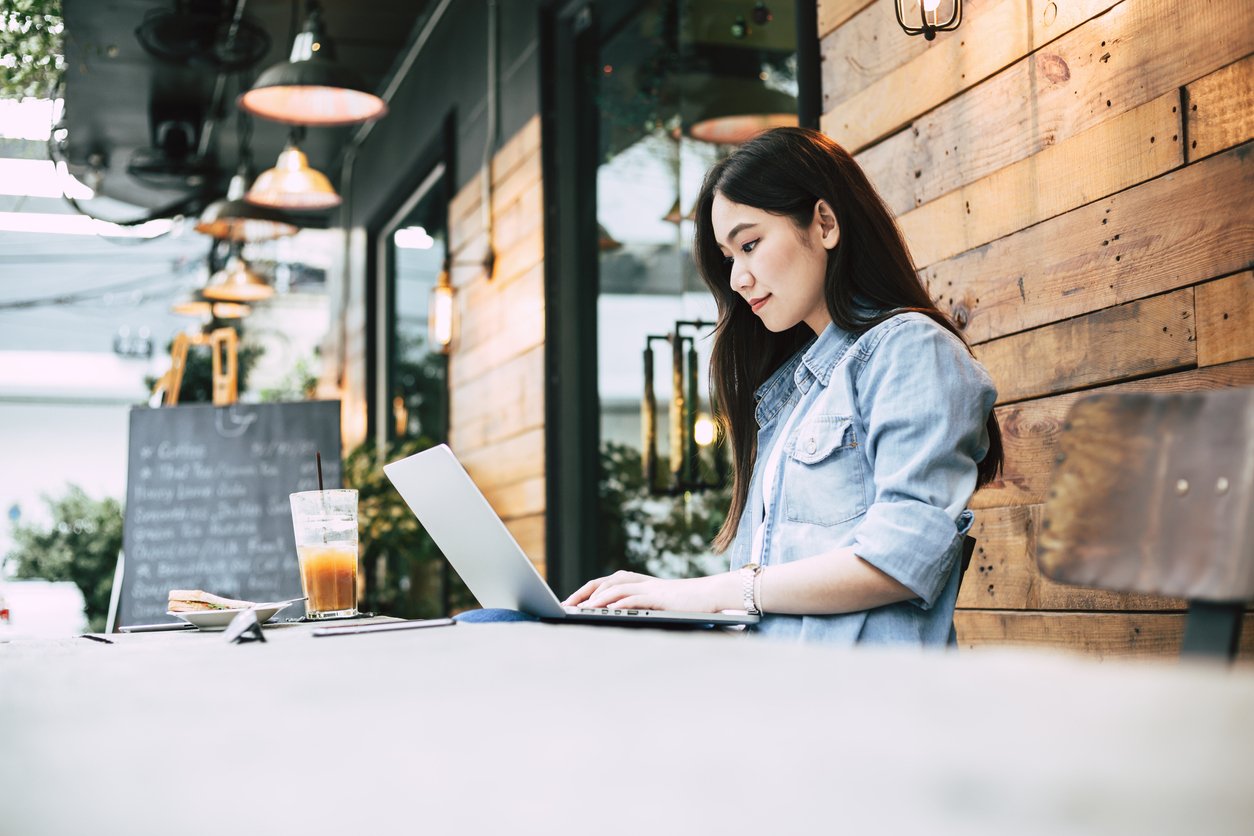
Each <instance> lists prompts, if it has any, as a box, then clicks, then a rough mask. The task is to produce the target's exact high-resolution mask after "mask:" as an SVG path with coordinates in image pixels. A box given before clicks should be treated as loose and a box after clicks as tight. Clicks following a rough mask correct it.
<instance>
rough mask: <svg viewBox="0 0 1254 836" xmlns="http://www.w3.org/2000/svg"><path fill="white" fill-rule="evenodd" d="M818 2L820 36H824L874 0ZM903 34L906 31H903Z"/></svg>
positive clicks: (819, 0)
mask: <svg viewBox="0 0 1254 836" xmlns="http://www.w3.org/2000/svg"><path fill="white" fill-rule="evenodd" d="M818 2H819V37H820V38H822V37H823V36H825V35H827V34H828V33H829V32H831V31H832V30H833V29H835V28H836V27H837V26H840V25H841V24H842V23H844V22H845V21H847V20H849V18H851V17H853V16H854V15H855V14H857V13H858V12H859V11H861V10H862V9H864V8H866V7H867V6H868V5H870V4H871V2H872V0H818ZM895 20H896V18H894V21H895ZM902 35H905V33H904V32H902Z"/></svg>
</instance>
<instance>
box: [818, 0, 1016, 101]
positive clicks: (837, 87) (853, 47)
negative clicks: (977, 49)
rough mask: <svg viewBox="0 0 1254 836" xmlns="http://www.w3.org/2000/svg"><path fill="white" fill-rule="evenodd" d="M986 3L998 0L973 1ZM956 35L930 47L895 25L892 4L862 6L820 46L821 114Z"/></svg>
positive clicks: (915, 7)
mask: <svg viewBox="0 0 1254 836" xmlns="http://www.w3.org/2000/svg"><path fill="white" fill-rule="evenodd" d="M909 2H910V6H911V8H912V9H913V10H914V14H915V15H916V16H917V15H918V13H919V12H918V8H919V7H918V5H917V4H916V3H915V2H914V0H909ZM989 2H1001V0H976V3H977V4H979V5H980V6H981V7H983V6H985V5H988V3H989ZM964 8H966V7H965V6H964ZM955 34H956V33H954V32H942V33H941V34H939V35H937V40H935V41H931V42H930V43H929V42H928V41H926V40H924V39H923V38H912V37H909V36H908V35H906V33H905V32H903V31H901V27H900V26H898V25H897V16H896V15H895V14H893V7H892V4H891V3H873V4H871V5H869V6H865V7H864V8H862V9H860V10H859V11H858V12H857V13H855V14H854V15H852V16H851V17H850V18H849V19H848V20H847V21H846V22H845V23H844V25H843V26H841V27H840V28H839V29H836V30H835V31H831V32H829V33H827V34H825V35H824V36H823V39H822V42H821V43H820V44H819V70H820V73H821V75H822V81H821V83H822V87H823V102H822V108H823V112H824V113H827V112H828V111H830V110H832V109H833V108H834V107H835V106H836V105H838V104H839V103H841V102H843V101H844V100H845V99H848V98H849V97H850V96H852V95H854V94H855V93H857V92H858V91H859V90H861V89H863V88H864V87H866V86H867V85H868V84H871V83H872V82H874V81H876V80H877V79H880V78H883V77H884V76H885V75H887V74H888V73H890V72H892V71H893V70H894V69H896V68H897V67H900V66H901V65H902V64H904V63H906V62H907V61H909V60H910V59H912V58H914V57H916V56H918V55H921V54H922V53H924V52H926V51H927V50H928V49H931V48H934V45H935V44H937V43H938V42H942V41H943V40H945V39H946V38H949V37H951V36H953V35H955Z"/></svg>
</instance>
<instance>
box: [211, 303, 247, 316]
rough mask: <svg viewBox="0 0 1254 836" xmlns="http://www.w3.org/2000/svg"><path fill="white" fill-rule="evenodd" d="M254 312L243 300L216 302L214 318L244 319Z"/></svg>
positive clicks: (214, 304)
mask: <svg viewBox="0 0 1254 836" xmlns="http://www.w3.org/2000/svg"><path fill="white" fill-rule="evenodd" d="M252 312H253V309H252V308H251V307H250V306H248V305H245V304H244V303H243V302H214V303H213V318H214V319H243V318H244V317H246V316H248V315H249V314H251V313H252Z"/></svg>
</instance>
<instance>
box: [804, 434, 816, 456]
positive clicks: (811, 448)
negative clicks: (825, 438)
mask: <svg viewBox="0 0 1254 836" xmlns="http://www.w3.org/2000/svg"><path fill="white" fill-rule="evenodd" d="M817 449H819V445H818V444H817V443H816V442H815V440H814V439H813V438H811V439H810V443H809V444H807V445H806V452H807V453H809V454H810V455H812V456H813V455H814V451H815V450H817Z"/></svg>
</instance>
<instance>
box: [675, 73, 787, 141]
mask: <svg viewBox="0 0 1254 836" xmlns="http://www.w3.org/2000/svg"><path fill="white" fill-rule="evenodd" d="M693 87H694V90H695V91H696V92H694V94H693V95H692V97H691V98H690V99H689V100H688V101H690V102H691V105H689V107H687V108H685V111H686V112H685V114H684V122H685V124H686V127H687V129H688V135H689V136H691V137H692V138H693V139H699V140H701V141H703V142H714V143H718V144H720V145H740V144H742V143H745V142H748V141H749V140H751V139H753V138H754V137H755V136H757V135H758V134H760V133H762V132H763V131H766V130H770V129H771V128H781V127H789V126H795V125H796V124H797V100H796V98H794V97H792V96H789V95H788V94H787V93H783V92H780V91H778V90H772V89H770V88H768V87H766V86H765V85H764V84H763V83H762V82H761V81H760V80H759V79H757V78H756V77H755V78H726V77H721V78H720V77H707V78H705V79H700V80H699V81H698V82H697V84H695V85H693Z"/></svg>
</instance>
